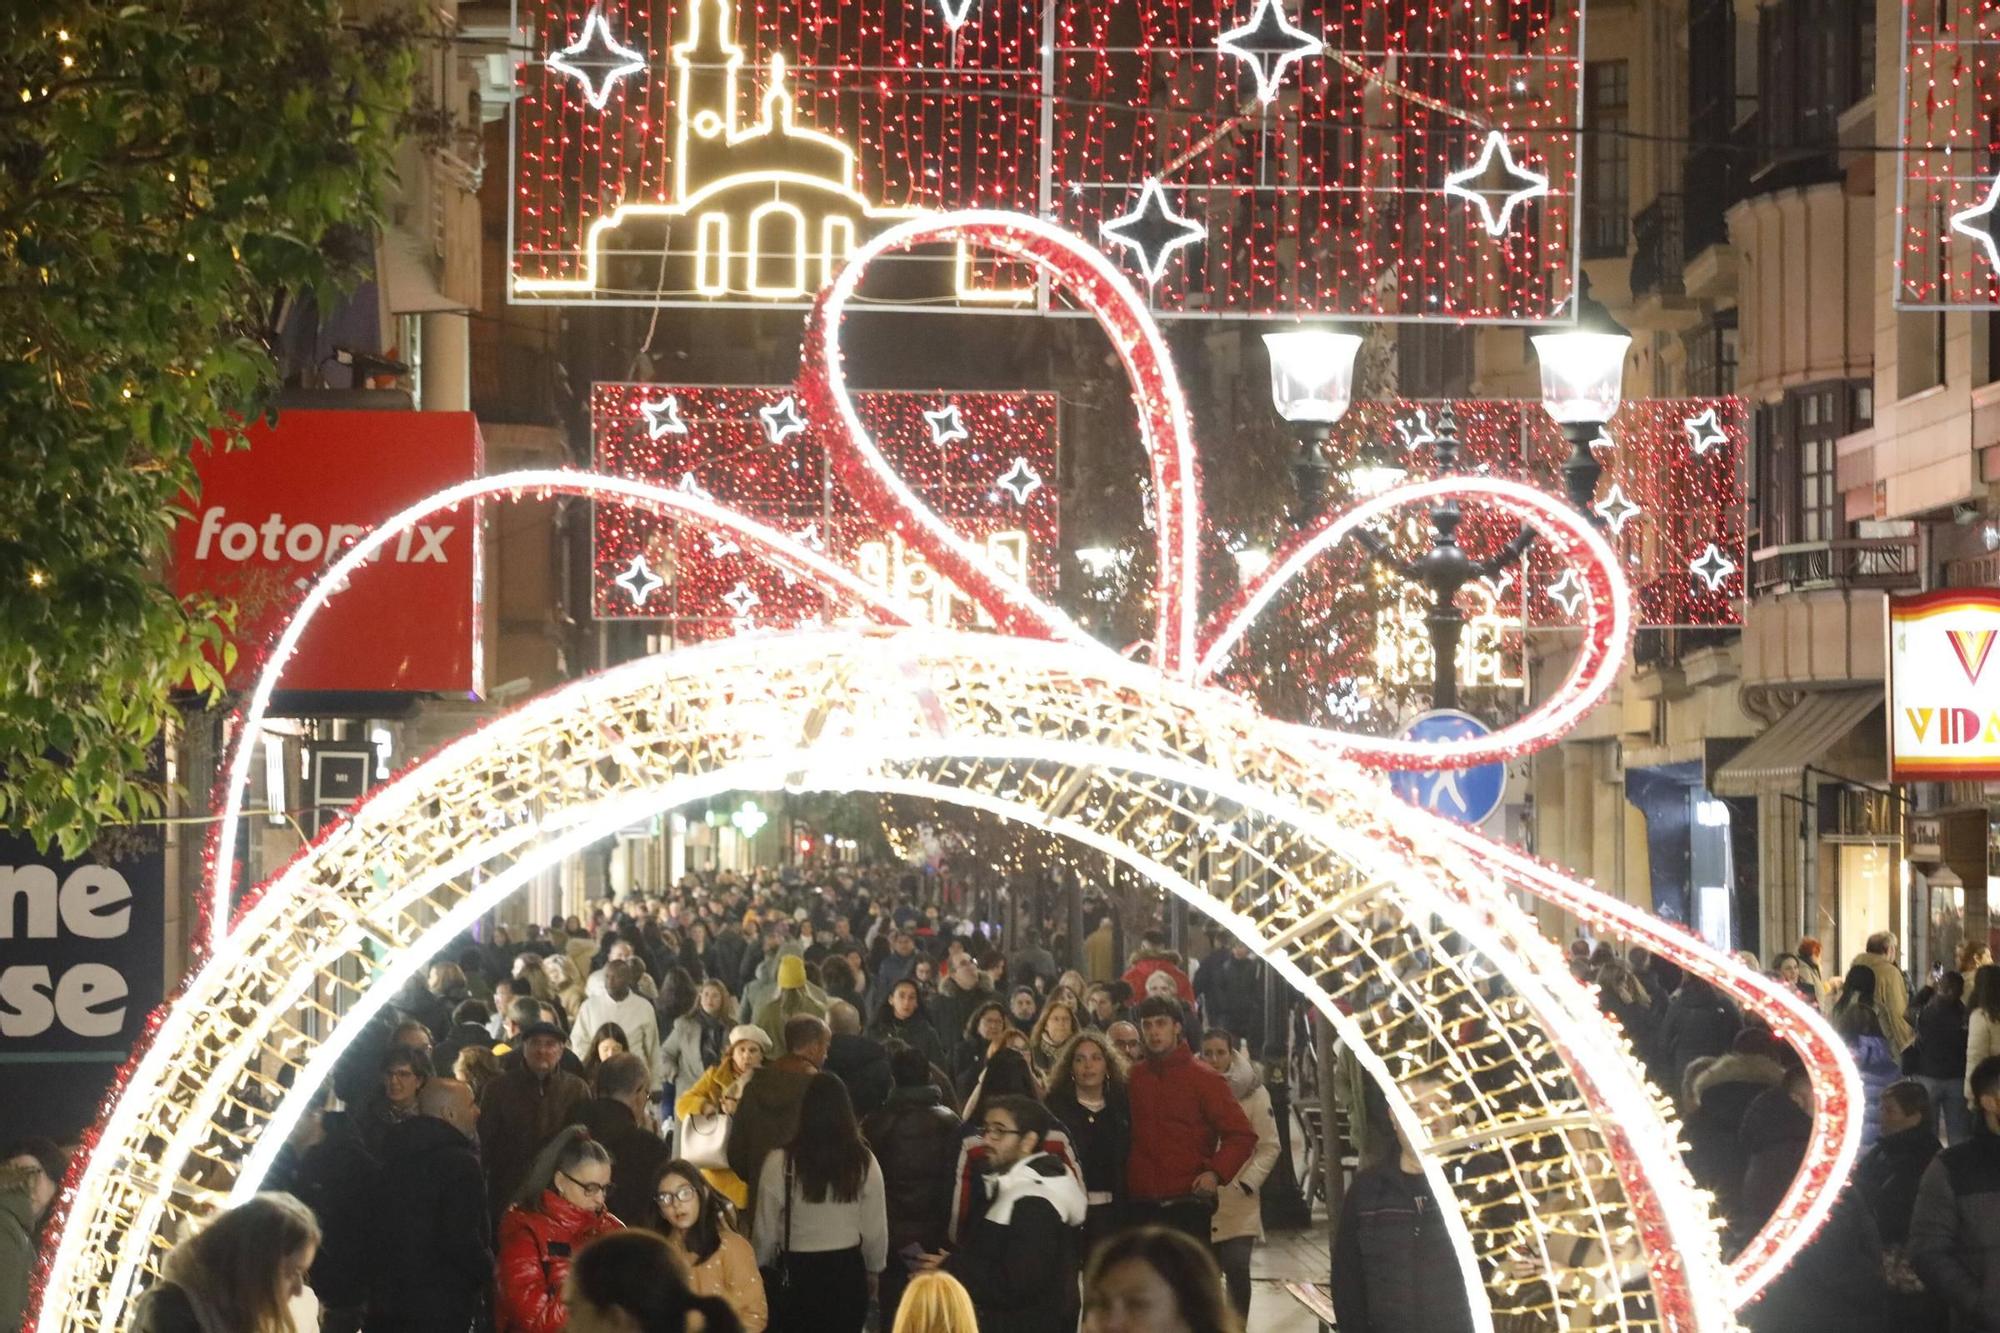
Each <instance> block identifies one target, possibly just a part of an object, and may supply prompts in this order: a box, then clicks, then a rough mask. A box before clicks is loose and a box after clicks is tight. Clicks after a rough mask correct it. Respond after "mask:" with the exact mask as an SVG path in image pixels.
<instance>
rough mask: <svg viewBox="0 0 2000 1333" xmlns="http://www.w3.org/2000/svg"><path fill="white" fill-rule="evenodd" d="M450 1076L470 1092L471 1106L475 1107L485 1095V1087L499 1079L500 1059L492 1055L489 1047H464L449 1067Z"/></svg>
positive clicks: (491, 1049)
mask: <svg viewBox="0 0 2000 1333" xmlns="http://www.w3.org/2000/svg"><path fill="white" fill-rule="evenodd" d="M451 1074H452V1077H453V1078H455V1079H457V1080H458V1081H459V1082H460V1083H463V1084H464V1085H465V1086H466V1087H467V1088H469V1089H471V1090H472V1104H473V1105H474V1106H477V1105H478V1104H479V1099H480V1098H481V1097H483V1096H484V1095H485V1094H486V1085H487V1084H488V1083H491V1082H492V1081H493V1080H494V1079H496V1078H499V1077H500V1057H499V1056H497V1055H495V1054H493V1048H492V1047H491V1046H467V1047H464V1048H462V1049H461V1050H460V1051H459V1053H458V1059H457V1061H456V1062H454V1063H453V1065H452V1067H451Z"/></svg>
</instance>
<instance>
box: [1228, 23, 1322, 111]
mask: <svg viewBox="0 0 2000 1333" xmlns="http://www.w3.org/2000/svg"><path fill="white" fill-rule="evenodd" d="M1215 45H1216V46H1217V48H1218V49H1220V50H1221V51H1222V52H1223V54H1225V55H1232V56H1235V57H1236V58H1237V59H1238V60H1240V61H1242V62H1243V63H1244V64H1246V65H1248V66H1249V67H1250V70H1251V72H1252V73H1253V74H1254V75H1255V76H1256V78H1257V100H1258V101H1260V102H1265V103H1269V102H1274V101H1276V100H1277V98H1278V92H1279V90H1280V89H1281V88H1282V87H1283V86H1284V82H1285V71H1286V70H1288V69H1290V68H1291V67H1292V66H1293V65H1295V64H1297V63H1298V62H1299V61H1301V60H1304V59H1305V58H1306V57H1307V56H1317V55H1324V54H1325V53H1326V43H1325V42H1323V41H1321V40H1320V39H1319V38H1317V37H1315V36H1313V35H1312V34H1311V33H1309V32H1307V31H1305V30H1304V29H1302V28H1297V27H1294V26H1293V25H1292V20H1291V18H1290V17H1289V16H1288V15H1287V14H1286V13H1285V7H1284V5H1283V4H1281V3H1280V2H1279V0H1257V8H1256V9H1255V10H1253V11H1252V12H1251V14H1250V21H1249V22H1248V23H1246V24H1244V25H1243V26H1242V27H1240V28H1231V29H1230V30H1229V31H1228V32H1225V33H1223V34H1222V35H1221V36H1220V37H1218V38H1216V39H1215Z"/></svg>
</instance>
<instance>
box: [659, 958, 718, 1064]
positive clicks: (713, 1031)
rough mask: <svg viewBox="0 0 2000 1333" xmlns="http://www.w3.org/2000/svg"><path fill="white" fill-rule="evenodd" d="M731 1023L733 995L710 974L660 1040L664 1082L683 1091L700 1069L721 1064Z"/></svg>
mask: <svg viewBox="0 0 2000 1333" xmlns="http://www.w3.org/2000/svg"><path fill="white" fill-rule="evenodd" d="M735 1026H736V997H735V996H733V995H731V994H730V993H729V987H727V986H725V985H723V983H722V980H721V979H720V978H719V977H710V978H709V979H708V980H706V981H704V982H702V983H701V987H700V989H698V990H696V991H695V996H694V1007H693V1008H691V1009H689V1010H688V1011H687V1012H686V1013H684V1014H682V1015H681V1016H680V1017H679V1018H677V1019H675V1020H674V1024H673V1026H672V1027H671V1028H669V1029H667V1036H666V1040H664V1041H662V1042H661V1043H660V1069H661V1072H662V1073H663V1074H664V1075H665V1076H666V1080H667V1085H668V1086H669V1087H671V1088H674V1089H676V1090H677V1091H685V1090H687V1089H688V1088H690V1087H692V1086H694V1081H695V1080H696V1079H698V1078H700V1077H701V1076H702V1072H703V1071H704V1070H709V1069H713V1068H715V1066H717V1065H719V1064H721V1063H722V1057H723V1056H724V1055H725V1054H727V1052H728V1049H729V1030H730V1029H731V1028H733V1027H735Z"/></svg>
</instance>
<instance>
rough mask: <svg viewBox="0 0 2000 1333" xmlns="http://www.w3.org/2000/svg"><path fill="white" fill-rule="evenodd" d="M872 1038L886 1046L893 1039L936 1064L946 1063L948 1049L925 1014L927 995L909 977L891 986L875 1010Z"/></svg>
mask: <svg viewBox="0 0 2000 1333" xmlns="http://www.w3.org/2000/svg"><path fill="white" fill-rule="evenodd" d="M868 1035H869V1036H870V1037H872V1038H874V1039H875V1040H876V1041H879V1042H881V1043H882V1044H883V1045H884V1046H887V1045H888V1044H889V1042H890V1041H891V1040H895V1041H900V1042H902V1043H903V1045H905V1046H907V1047H909V1048H910V1049H911V1050H913V1051H917V1052H920V1053H921V1054H922V1055H923V1057H924V1059H926V1060H928V1061H930V1062H931V1063H932V1064H934V1065H937V1064H943V1063H944V1047H943V1045H942V1044H940V1043H939V1041H938V1035H937V1029H936V1028H935V1027H932V1026H931V1020H930V1016H929V1015H928V1014H926V1013H925V1012H924V1000H923V993H922V991H921V990H919V989H918V987H917V983H916V982H914V981H912V980H911V979H910V978H908V977H905V978H903V979H902V980H901V981H898V982H897V983H896V984H895V985H893V986H891V987H889V993H888V995H887V996H885V997H884V998H883V1000H882V1003H881V1004H880V1005H878V1006H877V1007H876V1009H875V1021H874V1022H872V1023H870V1024H869V1025H868Z"/></svg>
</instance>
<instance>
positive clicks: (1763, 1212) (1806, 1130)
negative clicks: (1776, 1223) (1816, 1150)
mask: <svg viewBox="0 0 2000 1333" xmlns="http://www.w3.org/2000/svg"><path fill="white" fill-rule="evenodd" d="M1811 1137H1812V1117H1811V1116H1809V1115H1807V1114H1806V1113H1805V1112H1804V1111H1802V1110H1800V1109H1799V1104H1798V1103H1797V1102H1795V1101H1793V1100H1792V1099H1791V1097H1790V1096H1788V1095H1787V1094H1786V1092H1785V1089H1784V1088H1783V1086H1782V1085H1781V1086H1779V1087H1775V1088H1766V1089H1765V1090H1764V1091H1763V1092H1760V1093H1758V1094H1757V1098H1756V1100H1754V1101H1752V1102H1751V1103H1750V1105H1749V1107H1748V1108H1747V1109H1746V1110H1745V1111H1744V1112H1743V1127H1742V1128H1741V1129H1739V1130H1738V1131H1737V1134H1736V1138H1737V1143H1738V1146H1739V1147H1740V1148H1741V1150H1742V1153H1743V1183H1742V1184H1741V1185H1740V1186H1738V1187H1737V1208H1736V1212H1735V1213H1734V1214H1732V1215H1731V1217H1730V1219H1729V1220H1730V1221H1731V1222H1732V1223H1734V1224H1735V1225H1736V1227H1737V1228H1738V1230H1739V1231H1740V1232H1741V1234H1742V1235H1744V1236H1746V1237H1747V1236H1749V1235H1750V1234H1751V1233H1752V1232H1754V1231H1756V1230H1757V1229H1758V1228H1759V1227H1761V1226H1763V1225H1764V1223H1766V1222H1768V1221H1770V1220H1771V1214H1772V1213H1774V1212H1776V1211H1777V1209H1778V1204H1779V1202H1780V1201H1782V1200H1783V1199H1784V1197H1785V1191H1786V1190H1788V1189H1790V1188H1791V1187H1792V1177H1793V1176H1795V1175H1797V1174H1798V1171H1799V1163H1801V1162H1803V1161H1805V1157H1806V1143H1807V1142H1808V1140H1810V1139H1811Z"/></svg>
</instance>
